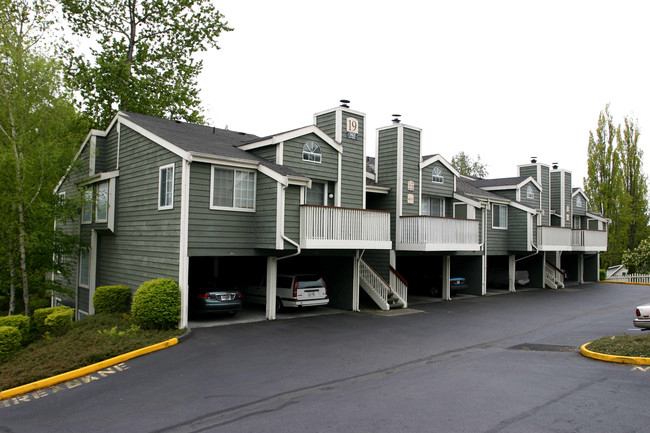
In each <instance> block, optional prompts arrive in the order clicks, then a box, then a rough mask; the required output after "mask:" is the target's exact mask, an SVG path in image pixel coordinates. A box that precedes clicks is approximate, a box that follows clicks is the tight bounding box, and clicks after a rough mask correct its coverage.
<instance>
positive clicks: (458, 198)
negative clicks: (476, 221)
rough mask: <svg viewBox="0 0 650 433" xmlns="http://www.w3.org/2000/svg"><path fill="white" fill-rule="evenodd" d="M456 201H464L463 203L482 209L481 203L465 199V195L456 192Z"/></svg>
mask: <svg viewBox="0 0 650 433" xmlns="http://www.w3.org/2000/svg"><path fill="white" fill-rule="evenodd" d="M454 199H455V200H458V201H462V202H463V203H467V204H469V205H471V206H473V207H475V208H480V207H481V202H479V201H477V200H472V199H471V198H469V197H465V196H464V195H461V194H458V193H457V192H454Z"/></svg>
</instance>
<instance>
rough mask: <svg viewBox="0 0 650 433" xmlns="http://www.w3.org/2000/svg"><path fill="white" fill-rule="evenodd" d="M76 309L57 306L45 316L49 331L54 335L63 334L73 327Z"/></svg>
mask: <svg viewBox="0 0 650 433" xmlns="http://www.w3.org/2000/svg"><path fill="white" fill-rule="evenodd" d="M73 315H74V310H73V309H72V308H69V307H64V308H61V307H57V309H56V310H54V311H52V312H51V313H50V314H48V315H47V317H46V318H45V327H46V329H47V332H49V333H50V334H52V335H63V334H65V333H66V332H68V330H69V329H70V328H71V327H72V316H73Z"/></svg>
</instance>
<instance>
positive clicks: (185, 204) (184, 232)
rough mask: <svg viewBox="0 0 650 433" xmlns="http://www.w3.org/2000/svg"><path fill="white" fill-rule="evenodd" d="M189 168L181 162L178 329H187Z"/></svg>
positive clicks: (184, 162) (188, 163)
mask: <svg viewBox="0 0 650 433" xmlns="http://www.w3.org/2000/svg"><path fill="white" fill-rule="evenodd" d="M190 167H191V164H190V162H189V161H187V160H183V166H182V168H181V212H180V234H179V246H178V250H179V251H178V285H179V287H180V289H181V317H180V324H179V328H181V329H182V328H186V327H187V320H188V305H189V281H188V280H189V260H190V259H189V256H188V249H189V220H190Z"/></svg>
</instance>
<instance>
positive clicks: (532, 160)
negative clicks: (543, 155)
mask: <svg viewBox="0 0 650 433" xmlns="http://www.w3.org/2000/svg"><path fill="white" fill-rule="evenodd" d="M536 162H537V157H536V156H531V157H530V163H531V164H535V163H536Z"/></svg>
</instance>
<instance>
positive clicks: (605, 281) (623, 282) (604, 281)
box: [601, 280, 650, 286]
mask: <svg viewBox="0 0 650 433" xmlns="http://www.w3.org/2000/svg"><path fill="white" fill-rule="evenodd" d="M601 283H611V284H631V285H635V286H650V283H630V282H629V281H609V280H603V281H601Z"/></svg>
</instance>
